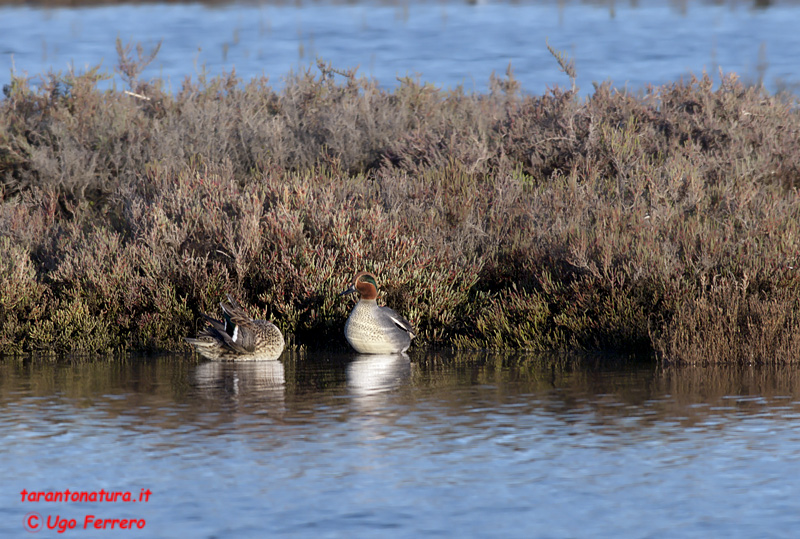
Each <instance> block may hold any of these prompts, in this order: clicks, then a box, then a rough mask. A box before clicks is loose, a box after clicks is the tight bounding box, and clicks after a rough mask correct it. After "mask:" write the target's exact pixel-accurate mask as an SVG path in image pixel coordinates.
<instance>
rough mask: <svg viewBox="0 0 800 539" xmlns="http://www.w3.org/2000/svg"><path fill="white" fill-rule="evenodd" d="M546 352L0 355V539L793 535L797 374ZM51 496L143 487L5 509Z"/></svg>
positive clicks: (799, 489)
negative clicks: (122, 523) (131, 521)
mask: <svg viewBox="0 0 800 539" xmlns="http://www.w3.org/2000/svg"><path fill="white" fill-rule="evenodd" d="M553 362H555V364H554V363H553ZM559 362H560V363H559ZM563 363H564V362H563V358H560V359H557V358H550V359H548V358H544V359H539V360H533V359H531V358H526V357H525V356H520V355H514V356H492V355H482V354H469V355H462V356H453V355H448V354H443V355H436V354H428V355H425V354H420V355H412V356H411V357H410V358H405V357H402V356H400V357H371V358H364V357H355V356H348V355H326V354H318V355H312V354H310V355H308V356H307V357H306V358H305V359H300V360H298V359H296V358H292V357H290V356H285V357H284V360H283V361H282V362H280V363H278V362H275V363H256V364H252V363H251V364H245V365H232V364H216V363H199V364H196V363H194V362H193V361H190V360H189V359H188V358H185V357H167V358H161V359H157V360H152V359H151V360H137V359H129V360H124V361H118V362H108V361H105V360H101V359H98V360H88V361H80V362H72V363H60V364H51V363H30V362H28V363H21V362H17V361H10V360H6V361H5V362H4V363H0V374H2V376H1V377H0V425H2V427H0V429H1V431H2V436H0V454H2V455H3V474H2V475H1V476H0V493H1V494H0V500H2V503H0V517H1V518H0V535H2V536H4V537H15V536H16V537H20V536H26V534H25V533H24V528H23V524H24V520H25V517H26V515H28V514H30V513H32V512H36V513H37V514H38V515H39V516H40V517H41V518H42V519H43V521H44V519H46V518H47V516H48V515H50V516H55V515H57V514H58V515H60V516H61V517H62V518H66V519H75V520H76V523H77V527H78V528H81V526H82V525H83V522H84V519H85V518H86V515H89V514H91V515H94V516H95V517H96V518H137V519H144V520H145V521H146V526H145V528H144V530H143V531H140V532H130V531H126V532H123V531H119V530H117V531H114V532H110V531H109V530H93V529H91V528H90V529H88V530H83V529H76V530H72V531H67V532H66V533H67V535H69V534H72V535H76V536H80V537H84V536H87V537H93V536H101V535H102V536H106V537H107V536H109V535H112V536H113V535H115V534H122V533H129V534H133V533H137V536H147V537H264V536H272V535H275V536H292V537H375V536H381V537H383V536H389V537H419V536H425V535H428V536H430V535H433V536H469V537H615V538H616V537H703V538H706V537H795V536H796V533H797V530H798V529H799V528H798V527H799V526H800V511H798V508H799V506H800V502H798V500H800V482H798V481H797V477H800V378H799V377H798V375H799V374H800V371H798V370H797V369H796V368H788V367H786V368H781V367H776V368H767V367H760V368H759V367H748V368H684V369H660V368H658V367H657V366H652V365H650V366H639V367H636V366H630V365H616V366H612V367H606V368H603V367H598V366H597V364H595V363H590V364H588V365H584V364H582V363H575V362H569V361H568V362H567V364H566V365H564V364H563ZM559 365H560V366H559ZM67 488H68V489H70V490H72V491H99V490H100V489H105V490H110V491H129V492H132V493H133V494H134V495H136V496H138V494H139V493H140V492H141V491H142V489H148V490H150V491H151V492H152V494H151V497H150V500H149V501H147V502H138V503H135V502H134V503H127V504H125V503H99V502H97V503H72V502H69V503H63V502H62V503H45V502H39V503H33V502H22V501H21V495H20V492H21V491H22V490H23V489H26V490H28V491H63V490H65V489H67ZM42 533H43V534H44V535H43V536H56V535H58V534H57V533H56V532H55V531H53V530H43V532H42Z"/></svg>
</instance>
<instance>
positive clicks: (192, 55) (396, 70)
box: [0, 0, 800, 94]
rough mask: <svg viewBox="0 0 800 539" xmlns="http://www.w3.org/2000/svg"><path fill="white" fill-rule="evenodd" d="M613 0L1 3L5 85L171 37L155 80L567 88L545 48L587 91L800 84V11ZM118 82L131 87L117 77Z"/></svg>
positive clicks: (104, 60) (176, 84)
mask: <svg viewBox="0 0 800 539" xmlns="http://www.w3.org/2000/svg"><path fill="white" fill-rule="evenodd" d="M760 5H763V6H766V5H768V7H766V8H764V9H758V8H756V7H754V6H755V4H754V3H745V2H741V3H740V2H737V1H725V2H702V1H695V2H677V3H672V2H667V1H666V0H645V1H641V2H640V1H637V2H631V3H628V2H607V3H602V2H601V3H597V4H591V3H589V4H587V3H583V2H569V1H560V2H558V1H544V0H538V1H536V0H528V1H522V2H496V1H489V2H473V3H469V2H453V1H451V2H446V1H445V2H390V3H388V4H387V3H374V2H354V3H345V4H336V3H329V2H313V3H296V4H294V3H289V4H287V5H272V4H256V5H252V4H250V5H242V4H223V5H214V6H204V5H200V4H177V5H176V4H170V5H159V4H152V5H110V6H101V7H84V8H56V9H41V8H35V7H27V6H6V7H0V85H2V84H7V83H8V81H9V80H10V74H11V70H12V68H13V69H14V70H15V71H16V72H17V73H27V74H28V75H38V74H41V73H44V72H47V71H48V70H50V69H53V70H56V71H67V70H68V69H69V68H70V67H71V66H74V68H76V69H77V70H79V71H81V70H85V69H86V68H87V67H91V66H95V65H97V64H102V67H103V70H106V71H112V70H113V68H114V67H115V65H116V59H117V55H116V52H115V46H114V42H115V39H116V38H117V37H120V38H121V39H122V40H123V42H129V41H134V42H141V43H142V44H143V45H144V46H145V49H146V50H149V49H150V48H151V47H152V46H153V45H154V44H156V43H158V42H159V41H162V40H163V46H162V48H161V51H160V53H159V54H158V57H157V58H156V60H155V62H154V63H153V64H152V66H151V67H150V68H149V69H148V70H147V71H146V72H145V75H144V77H145V78H151V77H163V78H164V79H166V80H167V81H168V84H169V88H171V89H172V90H173V91H177V90H178V89H180V87H181V84H182V83H183V81H184V79H185V78H186V77H190V78H192V79H196V78H197V77H198V75H199V74H200V73H201V72H202V71H203V70H204V69H206V70H207V72H208V73H209V74H210V75H217V74H220V73H222V72H223V71H228V72H230V71H231V70H233V69H235V70H236V72H237V74H238V75H239V76H241V77H244V78H245V79H249V78H252V77H257V76H262V75H264V76H267V77H269V78H270V80H271V81H272V83H273V84H274V85H275V86H276V87H280V86H281V85H282V80H283V78H284V77H285V76H286V75H287V74H288V73H289V71H290V70H292V69H294V70H297V69H302V68H305V67H308V66H309V65H312V64H314V63H315V59H316V58H317V57H321V58H322V59H324V60H327V61H330V62H332V63H333V65H334V66H335V67H337V68H340V69H347V68H352V67H359V73H360V74H363V75H367V76H370V77H374V78H376V79H377V80H378V81H379V82H380V83H381V84H382V85H383V86H384V87H393V86H395V85H396V84H398V83H397V78H398V77H405V76H411V77H415V76H419V77H420V79H421V80H422V81H425V82H431V83H434V84H437V85H440V86H442V87H445V88H453V87H456V86H458V85H463V86H464V88H465V89H466V90H468V91H473V90H475V91H485V90H486V89H487V87H488V83H489V77H490V75H491V74H492V73H493V72H495V73H497V74H498V75H503V74H504V73H505V71H506V68H507V66H508V65H509V63H510V64H511V65H512V67H513V69H514V72H515V76H516V77H517V78H518V79H519V81H520V82H521V83H522V85H523V88H524V90H526V91H528V92H532V93H542V92H544V91H546V89H547V87H553V86H556V85H558V86H562V87H565V86H569V79H568V78H567V76H566V75H564V74H563V73H561V72H560V70H559V66H558V64H557V63H556V61H555V60H554V59H553V57H552V56H551V55H550V53H549V52H548V51H547V48H546V42H547V41H548V40H549V43H550V44H551V45H552V46H553V47H555V48H556V49H559V50H563V51H565V52H566V53H567V54H569V55H571V56H572V57H573V58H574V59H575V61H576V67H577V73H578V81H577V82H578V85H579V86H580V87H581V88H582V92H583V93H584V94H587V93H591V91H592V82H593V81H597V82H603V81H606V80H610V81H612V82H613V84H614V85H615V86H617V87H624V86H628V87H629V88H631V89H634V90H635V89H639V88H641V87H643V86H644V85H646V84H650V83H652V84H663V83H670V82H674V81H676V80H678V79H679V78H681V77H685V76H687V75H688V74H689V73H694V74H697V75H701V74H702V72H703V71H704V70H706V71H708V72H709V73H711V74H712V75H713V76H715V77H716V76H717V74H718V70H719V68H720V67H721V68H722V69H723V70H724V71H725V72H726V73H729V72H735V73H738V74H739V75H740V76H741V77H742V78H744V79H746V80H747V81H751V82H756V81H758V80H759V79H762V78H763V81H764V83H765V84H766V86H767V88H768V89H770V90H773V91H774V90H777V89H779V88H783V87H786V86H787V85H789V86H791V85H794V84H795V83H797V82H798V81H800V63H798V62H797V61H796V59H797V57H798V54H800V41H798V39H797V30H796V27H797V20H798V15H799V14H800V6H798V5H797V4H796V3H794V2H791V1H788V0H787V1H783V2H774V3H767V2H761V4H760ZM116 82H117V84H119V85H122V82H121V81H120V80H119V79H116Z"/></svg>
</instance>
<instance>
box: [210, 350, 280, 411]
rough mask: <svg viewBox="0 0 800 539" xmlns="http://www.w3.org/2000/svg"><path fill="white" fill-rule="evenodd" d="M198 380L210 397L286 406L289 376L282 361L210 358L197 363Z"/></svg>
mask: <svg viewBox="0 0 800 539" xmlns="http://www.w3.org/2000/svg"><path fill="white" fill-rule="evenodd" d="M194 381H195V385H196V387H197V389H198V391H199V392H200V394H201V395H203V396H204V397H206V398H208V399H212V400H218V401H222V402H224V401H236V402H261V403H264V402H265V401H266V402H267V403H269V404H272V405H278V406H280V407H283V401H284V392H285V385H286V378H285V375H284V367H283V363H281V362H280V361H274V360H271V361H247V362H224V361H208V362H205V363H202V364H200V365H198V366H197V370H195V373H194Z"/></svg>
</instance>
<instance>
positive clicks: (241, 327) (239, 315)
mask: <svg viewBox="0 0 800 539" xmlns="http://www.w3.org/2000/svg"><path fill="white" fill-rule="evenodd" d="M219 306H220V307H222V316H223V318H224V319H225V327H224V330H223V331H224V332H225V333H226V334H227V335H228V336H230V338H231V341H232V342H233V343H234V344H235V346H236V347H237V348H236V350H237V351H240V352H252V351H253V350H255V345H256V324H255V322H254V321H253V319H252V318H250V317H249V316H247V313H246V312H245V311H244V309H242V307H241V306H240V305H239V304H238V303H236V300H234V299H233V298H232V297H231V296H230V295H228V303H224V302H223V303H220V304H219Z"/></svg>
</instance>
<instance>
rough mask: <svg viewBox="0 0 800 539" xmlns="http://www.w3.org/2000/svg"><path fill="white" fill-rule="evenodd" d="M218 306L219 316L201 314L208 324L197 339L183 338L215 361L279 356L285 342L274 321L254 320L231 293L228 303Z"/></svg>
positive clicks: (200, 352)
mask: <svg viewBox="0 0 800 539" xmlns="http://www.w3.org/2000/svg"><path fill="white" fill-rule="evenodd" d="M219 306H220V307H222V318H223V319H222V320H215V319H213V318H211V317H210V316H208V315H207V314H204V315H203V316H204V317H205V319H206V320H207V321H208V327H206V328H205V329H204V330H203V331H202V332H201V333H200V334H199V335H198V336H197V338H196V339H190V338H188V337H187V338H186V342H188V343H189V344H191V345H192V346H194V347H195V349H196V350H197V352H198V353H199V354H200V355H201V356H203V357H205V358H208V359H213V360H216V361H254V360H269V359H278V356H280V355H281V352H283V347H284V342H283V334H281V330H279V329H278V328H277V327H276V326H275V324H273V323H272V322H268V321H267V320H253V319H252V318H250V317H249V316H247V313H246V312H245V311H244V309H242V308H241V307H240V306H239V304H238V303H236V301H235V300H234V299H233V298H232V297H231V296H230V295H228V303H225V302H221V303H220V304H219Z"/></svg>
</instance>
